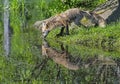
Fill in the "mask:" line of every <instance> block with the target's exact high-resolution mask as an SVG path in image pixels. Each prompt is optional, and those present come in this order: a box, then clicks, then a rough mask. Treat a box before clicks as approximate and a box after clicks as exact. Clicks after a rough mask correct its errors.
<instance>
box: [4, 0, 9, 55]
mask: <svg viewBox="0 0 120 84" xmlns="http://www.w3.org/2000/svg"><path fill="white" fill-rule="evenodd" d="M9 23H10V22H9V0H5V1H4V50H5V55H6V56H8V55H9V53H10V27H9Z"/></svg>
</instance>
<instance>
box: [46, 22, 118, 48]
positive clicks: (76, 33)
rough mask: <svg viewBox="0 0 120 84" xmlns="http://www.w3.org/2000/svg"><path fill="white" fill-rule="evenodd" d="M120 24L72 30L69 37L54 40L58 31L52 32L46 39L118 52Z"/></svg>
mask: <svg viewBox="0 0 120 84" xmlns="http://www.w3.org/2000/svg"><path fill="white" fill-rule="evenodd" d="M119 26H120V23H116V24H111V25H108V26H107V27H106V28H99V27H97V28H89V29H85V28H76V29H75V28H74V30H72V29H71V30H70V35H68V36H64V37H60V38H55V34H57V33H56V32H58V30H55V31H52V32H51V33H50V34H49V36H48V38H47V39H49V38H51V39H54V38H55V39H57V40H60V41H62V42H64V43H67V44H70V43H72V44H76V43H77V44H82V45H85V46H92V47H99V48H101V47H102V48H111V47H114V48H115V49H117V50H119V48H120V31H119V30H120V27H119Z"/></svg>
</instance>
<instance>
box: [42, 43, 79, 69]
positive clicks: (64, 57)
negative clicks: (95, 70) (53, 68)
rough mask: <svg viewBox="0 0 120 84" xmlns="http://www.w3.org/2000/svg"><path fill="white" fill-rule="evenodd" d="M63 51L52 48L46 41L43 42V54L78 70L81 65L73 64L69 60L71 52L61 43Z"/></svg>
mask: <svg viewBox="0 0 120 84" xmlns="http://www.w3.org/2000/svg"><path fill="white" fill-rule="evenodd" d="M61 49H62V52H59V51H57V50H56V49H53V48H51V47H50V46H49V45H48V43H47V42H46V41H44V42H43V45H42V55H45V56H47V57H49V58H51V59H53V61H54V62H56V63H57V64H61V65H63V66H64V67H66V68H68V69H71V70H78V69H79V66H77V65H75V64H73V63H72V62H70V61H69V54H68V52H67V50H65V49H64V47H63V45H62V44H61Z"/></svg>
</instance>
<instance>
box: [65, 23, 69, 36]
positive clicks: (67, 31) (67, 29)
mask: <svg viewBox="0 0 120 84" xmlns="http://www.w3.org/2000/svg"><path fill="white" fill-rule="evenodd" d="M66 35H69V27H68V25H66Z"/></svg>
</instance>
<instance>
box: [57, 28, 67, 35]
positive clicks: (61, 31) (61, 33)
mask: <svg viewBox="0 0 120 84" xmlns="http://www.w3.org/2000/svg"><path fill="white" fill-rule="evenodd" d="M64 29H65V27H62V28H61V30H60V33H59V34H57V35H56V36H57V37H58V36H63V32H64Z"/></svg>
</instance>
